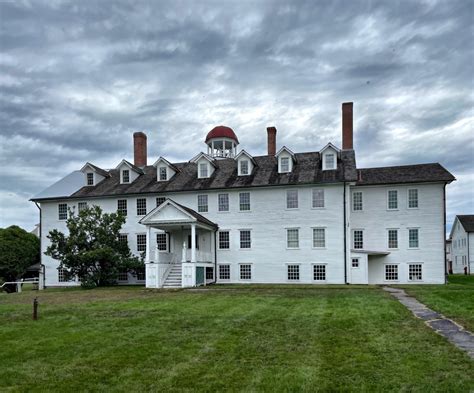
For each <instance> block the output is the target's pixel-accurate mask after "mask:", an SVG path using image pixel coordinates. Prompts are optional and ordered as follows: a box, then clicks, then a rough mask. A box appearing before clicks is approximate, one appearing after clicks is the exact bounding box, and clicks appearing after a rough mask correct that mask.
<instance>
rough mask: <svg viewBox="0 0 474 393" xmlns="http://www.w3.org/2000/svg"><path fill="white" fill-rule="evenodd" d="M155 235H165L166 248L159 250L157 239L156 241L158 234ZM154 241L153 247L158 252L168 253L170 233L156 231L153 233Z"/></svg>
mask: <svg viewBox="0 0 474 393" xmlns="http://www.w3.org/2000/svg"><path fill="white" fill-rule="evenodd" d="M157 235H165V236H166V250H159V249H158V241H157V240H158V239H157V237H158V236H157ZM155 243H156V244H155V247H156V249H157V250H158V252H160V253H165V254H167V253H169V251H168V250H169V249H170V234H169V233H168V232H156V233H155Z"/></svg>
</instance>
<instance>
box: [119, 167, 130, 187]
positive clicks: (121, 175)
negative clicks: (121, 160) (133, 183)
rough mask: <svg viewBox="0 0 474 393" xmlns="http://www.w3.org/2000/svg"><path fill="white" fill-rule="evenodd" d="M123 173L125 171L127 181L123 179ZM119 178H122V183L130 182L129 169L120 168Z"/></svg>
mask: <svg viewBox="0 0 474 393" xmlns="http://www.w3.org/2000/svg"><path fill="white" fill-rule="evenodd" d="M125 173H127V181H125V176H124V175H125ZM120 178H121V180H122V184H130V169H122V170H121V171H120Z"/></svg>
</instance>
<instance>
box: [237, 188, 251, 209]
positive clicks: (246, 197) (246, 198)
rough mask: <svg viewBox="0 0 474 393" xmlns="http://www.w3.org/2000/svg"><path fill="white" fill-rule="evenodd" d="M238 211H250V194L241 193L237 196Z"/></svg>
mask: <svg viewBox="0 0 474 393" xmlns="http://www.w3.org/2000/svg"><path fill="white" fill-rule="evenodd" d="M239 206H240V211H248V210H250V192H241V193H240V194H239Z"/></svg>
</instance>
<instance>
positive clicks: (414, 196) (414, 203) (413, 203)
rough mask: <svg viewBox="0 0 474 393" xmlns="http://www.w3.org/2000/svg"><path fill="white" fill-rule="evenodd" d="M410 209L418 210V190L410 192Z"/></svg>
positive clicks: (413, 189)
mask: <svg viewBox="0 0 474 393" xmlns="http://www.w3.org/2000/svg"><path fill="white" fill-rule="evenodd" d="M408 208H409V209H416V208H418V189H416V188H412V189H410V190H408Z"/></svg>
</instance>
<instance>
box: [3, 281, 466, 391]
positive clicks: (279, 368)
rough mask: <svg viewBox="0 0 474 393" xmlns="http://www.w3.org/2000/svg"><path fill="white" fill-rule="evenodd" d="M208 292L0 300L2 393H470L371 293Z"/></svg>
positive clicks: (394, 310)
mask: <svg viewBox="0 0 474 393" xmlns="http://www.w3.org/2000/svg"><path fill="white" fill-rule="evenodd" d="M459 285H463V284H459ZM214 288H215V289H214V290H194V291H176V292H156V291H147V290H145V289H144V288H130V287H125V288H109V289H96V290H89V291H87V290H81V289H67V290H46V291H43V292H41V293H38V292H24V293H22V294H12V295H5V294H0V343H1V347H2V354H1V367H0V390H4V391H13V392H15V391H25V392H26V391H68V392H71V391H76V392H82V391H122V392H130V391H160V392H166V391H208V392H218V391H268V392H298V391H308V392H310V391H311V392H313V391H377V392H381V391H384V392H386V391H397V392H398V391H410V392H411V391H419V392H426V391H431V392H446V391H454V392H456V391H459V392H469V391H470V390H471V391H472V390H473V389H474V362H473V361H472V360H470V359H469V358H468V357H467V355H465V354H464V353H463V352H461V351H458V350H457V349H455V348H454V347H453V346H452V345H451V344H449V343H448V342H447V341H445V340H444V339H443V338H442V337H440V336H438V335H436V334H435V333H434V332H432V331H431V330H430V329H429V328H428V327H426V326H425V325H424V323H423V322H422V321H421V320H418V319H416V318H414V317H413V316H412V314H411V313H410V312H409V311H408V310H406V309H405V308H404V307H403V306H402V305H401V304H400V303H398V302H397V301H395V300H394V299H393V298H392V297H390V295H389V294H387V293H385V292H383V291H382V290H381V289H380V288H377V287H355V286H351V287H331V288H327V287H314V286H310V287H304V286H301V287H296V286H295V287H291V286H286V287H265V286H263V287H242V286H239V287H229V288H228V289H224V288H221V287H214ZM35 295H38V297H39V302H40V319H39V320H38V321H32V320H31V308H32V307H31V302H32V299H33V297H34V296H35ZM425 295H426V293H425Z"/></svg>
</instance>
